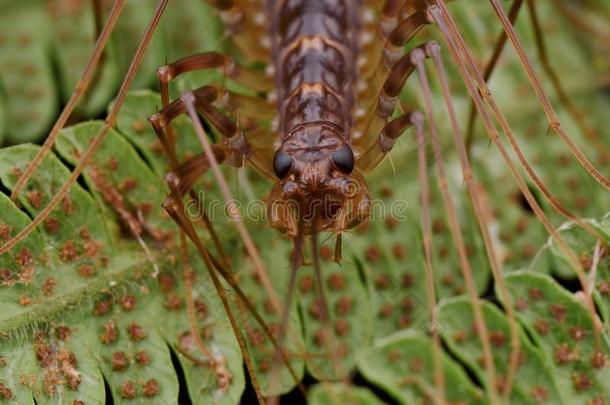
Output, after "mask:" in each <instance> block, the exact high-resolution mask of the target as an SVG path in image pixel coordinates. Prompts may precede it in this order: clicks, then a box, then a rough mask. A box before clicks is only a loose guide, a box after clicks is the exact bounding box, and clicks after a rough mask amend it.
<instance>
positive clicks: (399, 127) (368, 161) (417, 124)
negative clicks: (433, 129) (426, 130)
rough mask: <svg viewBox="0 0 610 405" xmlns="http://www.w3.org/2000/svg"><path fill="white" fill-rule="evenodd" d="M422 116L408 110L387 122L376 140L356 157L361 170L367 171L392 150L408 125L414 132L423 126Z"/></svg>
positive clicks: (419, 113)
mask: <svg viewBox="0 0 610 405" xmlns="http://www.w3.org/2000/svg"><path fill="white" fill-rule="evenodd" d="M423 120H424V117H423V115H422V113H421V112H419V111H408V112H406V113H403V114H402V115H400V116H398V117H396V118H394V119H393V120H392V121H390V122H389V123H387V124H386V125H385V127H384V128H383V130H382V131H381V133H380V134H379V135H378V138H377V142H375V143H374V144H373V145H371V146H370V147H369V148H368V149H367V150H366V151H364V152H362V154H361V155H360V157H359V158H358V167H360V168H361V170H362V171H369V170H372V169H373V168H374V167H376V166H377V165H378V164H379V163H380V162H381V161H382V160H383V158H384V157H385V156H386V155H387V154H388V153H389V152H390V150H392V148H393V147H394V144H395V143H396V140H397V139H398V137H400V135H402V134H403V133H404V132H405V131H406V130H407V129H409V128H410V127H414V128H415V130H416V132H420V131H421V128H423V125H424V124H423Z"/></svg>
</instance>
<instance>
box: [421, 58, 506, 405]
mask: <svg viewBox="0 0 610 405" xmlns="http://www.w3.org/2000/svg"><path fill="white" fill-rule="evenodd" d="M424 59H425V55H424V51H423V50H421V49H419V50H417V52H416V53H415V54H414V55H413V61H414V63H415V65H416V68H417V72H418V76H419V80H420V84H421V87H422V93H423V96H424V97H423V98H424V106H425V111H426V116H427V117H428V123H429V125H430V139H431V141H432V147H433V151H434V163H435V166H436V171H437V178H438V183H439V185H438V186H439V190H440V192H441V195H442V199H443V204H444V206H445V211H446V213H447V219H448V221H449V228H450V230H451V235H452V236H453V240H454V241H455V245H456V248H457V251H458V254H459V257H460V268H461V270H462V274H463V276H464V282H465V283H466V290H467V291H468V296H469V297H470V300H471V302H472V308H473V313H474V319H475V324H476V326H477V330H478V332H479V333H480V340H481V345H482V348H483V356H484V360H485V367H484V368H485V370H486V371H487V374H488V378H489V381H488V384H489V385H488V386H489V394H490V398H491V402H492V403H493V404H498V403H499V401H498V397H497V393H496V387H497V385H496V382H497V377H496V368H495V364H494V362H493V356H492V354H491V353H492V352H491V346H490V340H489V330H488V329H487V325H486V323H485V318H484V317H483V310H482V307H481V299H480V298H479V296H478V293H477V289H476V285H475V282H474V277H473V274H472V267H471V265H470V260H469V259H468V254H467V253H466V244H465V242H464V238H463V236H462V232H461V229H460V224H459V222H458V219H457V213H456V209H455V205H454V203H453V199H452V198H451V193H450V192H449V188H448V185H447V177H446V175H445V168H444V163H443V158H442V151H441V146H440V143H439V141H438V130H437V127H436V121H435V119H434V112H433V108H432V97H431V94H432V93H431V91H430V86H429V84H428V78H427V75H426V71H425V67H424V64H423V62H424Z"/></svg>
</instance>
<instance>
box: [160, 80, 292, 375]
mask: <svg viewBox="0 0 610 405" xmlns="http://www.w3.org/2000/svg"><path fill="white" fill-rule="evenodd" d="M207 90H209V88H208V87H203V88H201V89H198V90H196V91H195V92H192V93H191V92H189V93H187V95H189V96H191V98H192V100H195V101H191V104H188V102H185V101H184V98H182V99H179V100H176V101H175V102H173V103H172V104H170V105H169V106H168V107H166V108H164V109H163V110H162V111H160V112H159V113H157V114H155V115H154V116H153V117H151V122H152V123H153V127H154V128H155V130H156V131H157V133H158V135H159V138H160V139H161V140H162V144H165V143H167V142H169V139H168V138H167V134H166V132H165V129H166V128H167V126H168V125H169V124H170V123H171V121H172V120H173V119H175V118H176V117H178V116H179V115H180V114H183V113H185V112H190V109H194V108H195V105H196V108H197V110H199V111H201V112H202V113H203V115H204V116H205V117H206V118H208V119H209V117H212V120H210V121H211V122H212V123H215V124H214V125H216V124H218V125H219V127H220V128H218V129H219V130H220V132H221V134H222V135H223V136H225V137H227V138H231V136H229V134H232V136H235V135H234V132H232V130H231V129H230V128H231V125H229V124H228V121H229V120H228V119H227V118H226V117H224V116H222V117H220V116H216V117H213V116H212V115H209V114H210V112H211V111H213V109H212V110H211V109H210V108H209V107H210V105H209V102H210V100H211V97H209V92H207ZM218 114H219V115H222V114H220V113H218ZM197 123H198V124H199V125H200V123H199V121H197ZM204 136H205V135H204ZM210 150H211V155H212V156H213V158H214V160H212V159H210V158H209V156H210V155H209V154H207V153H203V154H200V155H196V156H194V157H193V158H191V159H189V160H187V161H186V162H184V163H182V164H180V165H177V166H176V168H175V169H174V171H172V172H170V173H169V174H168V176H167V183H168V185H169V186H170V189H171V190H172V196H171V197H170V198H169V199H168V200H167V201H166V204H165V206H166V209H168V212H170V211H171V210H173V212H170V214H172V217H173V218H174V219H175V220H176V222H177V223H178V224H179V225H180V227H181V228H182V229H183V231H185V232H186V233H187V235H188V236H189V238H190V239H191V240H192V241H193V243H194V244H195V246H196V247H197V249H198V251H199V252H200V254H201V255H202V257H203V258H204V262H205V263H206V266H211V267H210V268H214V269H215V270H216V271H218V272H220V274H221V275H222V276H223V278H225V280H226V281H227V282H228V283H229V285H231V287H233V289H234V290H235V291H236V293H237V294H238V296H239V297H240V300H242V301H243V303H244V305H246V307H247V308H248V309H249V310H250V312H251V313H252V314H253V316H254V318H255V319H256V321H257V322H258V323H259V324H260V326H261V328H262V329H263V332H264V333H265V334H266V335H267V337H268V338H269V339H270V340H271V342H272V344H273V345H274V347H276V350H277V351H278V353H279V354H280V355H281V359H282V360H283V361H284V362H285V364H286V366H287V367H288V369H289V371H290V373H291V374H292V376H293V377H294V379H295V382H298V378H297V377H296V373H295V372H294V370H293V369H292V367H291V365H290V364H289V362H288V359H287V358H286V356H285V353H284V352H283V351H281V350H280V346H279V345H278V344H277V342H276V340H275V338H274V337H273V334H272V333H271V331H270V329H269V328H268V327H267V325H266V324H265V322H264V320H263V319H262V317H261V316H260V315H259V314H258V312H257V311H256V309H255V308H254V306H253V305H252V304H251V303H250V301H249V300H248V298H247V297H246V295H245V294H244V293H243V291H242V290H241V289H240V287H239V285H238V284H237V282H236V281H235V279H234V278H233V276H232V275H231V274H230V273H228V272H227V271H226V270H225V269H224V268H223V266H222V265H221V264H220V263H218V262H217V261H216V260H215V259H214V257H213V256H212V255H211V254H210V252H209V251H208V250H207V249H206V248H205V247H204V246H203V244H202V243H201V241H200V240H199V237H198V236H197V235H196V233H195V232H194V229H192V224H191V223H190V221H189V220H188V219H187V218H186V217H184V215H183V214H182V215H178V214H177V213H176V212H177V211H176V209H175V207H176V206H178V207H183V203H182V198H183V196H184V195H185V194H186V193H187V192H188V191H190V188H191V187H192V185H193V183H194V182H195V180H196V179H197V178H198V177H199V176H200V175H202V174H203V173H204V172H206V171H207V170H209V169H212V170H213V169H214V167H216V168H218V164H219V161H220V162H223V161H224V160H225V156H226V155H227V154H230V153H238V152H237V151H235V150H232V151H231V150H230V146H226V145H224V146H220V145H210ZM206 152H207V150H206ZM181 174H182V176H181ZM192 197H193V198H194V199H195V200H198V197H197V196H196V195H195V196H192ZM172 207H173V208H172ZM180 212H183V208H182V209H181V211H180ZM230 212H231V211H230ZM177 216H178V217H182V218H178V217H177ZM185 222H188V225H187V224H185ZM186 229H188V231H186ZM210 271H212V270H210ZM212 272H213V271H212ZM229 316H230V317H231V316H232V315H229ZM235 332H236V334H240V333H241V332H239V331H237V330H236V331H235ZM238 339H239V337H238ZM246 356H247V353H244V357H246ZM246 361H247V362H248V361H249V358H247V359H246Z"/></svg>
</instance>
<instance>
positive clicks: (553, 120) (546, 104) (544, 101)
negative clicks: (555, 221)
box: [439, 0, 610, 190]
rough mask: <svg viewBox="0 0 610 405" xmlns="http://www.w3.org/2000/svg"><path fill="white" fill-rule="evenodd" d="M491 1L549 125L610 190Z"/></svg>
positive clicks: (500, 10)
mask: <svg viewBox="0 0 610 405" xmlns="http://www.w3.org/2000/svg"><path fill="white" fill-rule="evenodd" d="M489 1H490V3H491V5H492V7H493V8H494V11H495V12H496V15H497V16H498V18H499V19H500V22H501V23H502V26H503V27H504V31H505V32H506V35H507V36H508V38H509V39H510V42H511V43H512V45H513V48H514V49H515V51H516V52H517V55H518V56H519V60H520V61H521V65H522V66H523V68H524V69H525V70H526V72H527V76H528V79H529V81H530V83H531V85H532V88H533V89H534V92H535V93H536V95H537V96H538V99H539V101H540V104H541V105H542V109H543V110H544V113H545V114H546V117H547V120H548V122H549V125H550V126H551V128H552V129H553V132H555V133H556V134H557V135H559V137H560V138H561V140H562V141H563V143H564V144H565V145H566V146H567V147H568V149H569V150H570V151H571V152H572V154H573V155H574V157H575V158H576V160H577V161H578V163H579V164H580V165H581V166H582V167H583V168H584V169H585V170H586V171H587V172H588V173H589V174H590V175H591V176H592V177H593V178H594V179H595V180H596V181H597V182H598V183H599V184H601V185H602V186H603V187H605V188H606V189H607V190H610V180H609V179H608V178H607V177H605V176H604V175H603V174H602V173H601V172H600V171H599V170H598V169H597V168H596V167H595V165H593V164H592V163H591V162H590V161H589V159H588V158H587V156H586V155H585V154H584V153H583V152H582V151H581V150H580V148H579V147H578V146H577V145H576V144H575V143H574V141H573V140H572V139H571V138H570V136H569V135H568V134H567V132H566V131H565V130H564V129H563V126H562V125H561V122H560V121H559V117H558V116H557V114H556V113H555V110H554V109H553V106H552V105H551V102H550V101H549V99H548V97H547V95H546V93H545V92H544V90H543V88H542V84H541V83H540V79H539V78H538V75H537V74H536V72H535V71H534V68H533V66H532V63H531V62H530V60H529V57H528V56H527V53H526V52H525V49H524V48H523V45H522V44H521V41H520V40H519V37H518V36H517V33H516V32H515V29H514V27H513V25H512V24H511V23H510V21H509V20H508V17H507V16H506V13H505V12H504V9H503V8H502V5H501V4H500V3H499V2H498V0H489ZM439 3H440V4H442V5H443V6H444V0H439Z"/></svg>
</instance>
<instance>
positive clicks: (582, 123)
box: [527, 0, 610, 160]
mask: <svg viewBox="0 0 610 405" xmlns="http://www.w3.org/2000/svg"><path fill="white" fill-rule="evenodd" d="M527 7H528V10H529V13H530V17H531V19H532V27H533V29H534V37H535V39H536V49H537V51H538V58H539V59H540V64H541V65H542V68H543V69H544V71H545V72H546V74H547V76H548V77H549V79H550V80H551V84H552V85H553V88H554V89H555V92H556V93H557V96H558V97H559V101H560V102H561V103H562V104H563V105H564V106H565V107H566V109H567V111H568V113H569V114H570V115H571V116H572V118H573V119H574V122H576V125H578V128H579V129H580V131H581V132H582V134H583V135H584V136H585V138H587V140H588V141H590V142H592V143H593V144H594V145H595V146H596V149H597V152H598V153H599V154H600V156H601V157H603V158H604V160H610V153H609V152H608V150H607V148H608V146H607V145H605V144H604V143H603V142H601V141H600V140H601V139H602V138H601V136H600V135H599V133H598V132H597V131H596V130H595V128H593V127H592V126H591V125H589V124H588V123H587V119H586V116H585V115H584V114H583V113H582V111H580V110H578V108H577V107H576V106H575V105H574V103H573V102H572V99H571V98H570V96H569V95H568V93H567V92H566V91H565V89H564V88H563V86H562V85H561V81H560V80H559V78H558V77H557V74H556V73H555V70H554V69H553V66H552V65H551V63H550V61H549V58H548V54H547V48H546V44H545V42H544V35H543V34H542V28H541V27H540V21H539V19H538V12H537V10H536V4H535V2H534V1H533V0H527Z"/></svg>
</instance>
